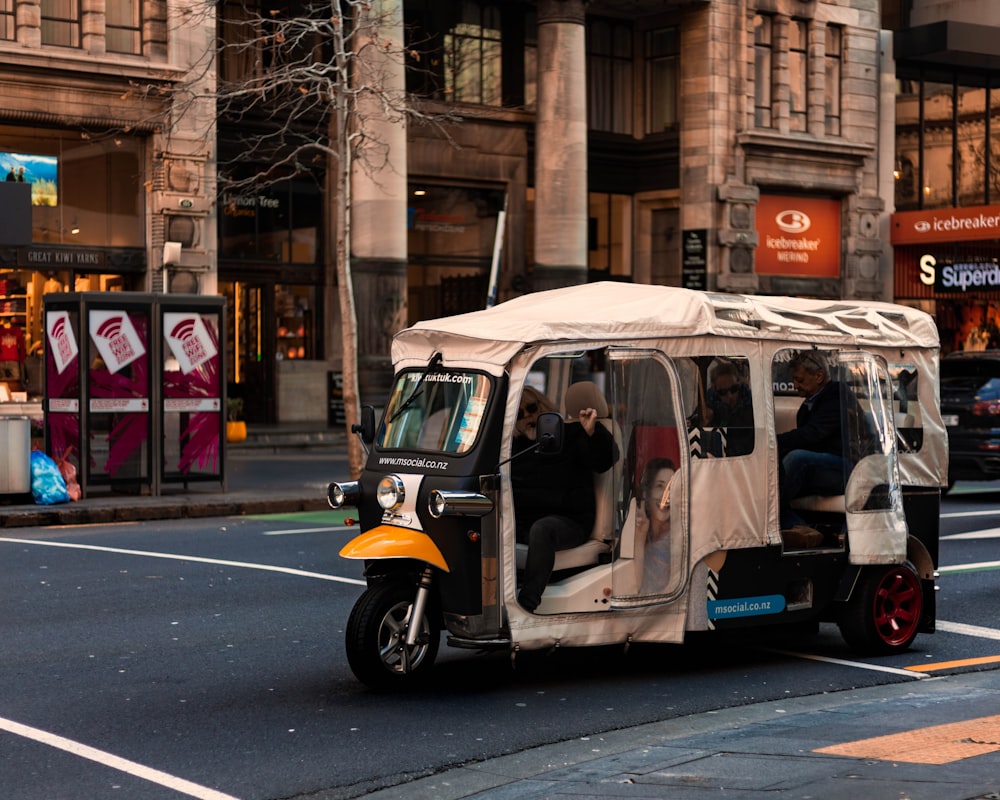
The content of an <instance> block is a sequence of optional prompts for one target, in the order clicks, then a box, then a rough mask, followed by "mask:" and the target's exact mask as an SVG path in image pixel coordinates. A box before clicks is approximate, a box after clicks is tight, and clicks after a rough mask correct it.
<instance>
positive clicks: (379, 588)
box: [345, 583, 440, 689]
mask: <svg viewBox="0 0 1000 800" xmlns="http://www.w3.org/2000/svg"><path fill="white" fill-rule="evenodd" d="M416 592H417V587H416V584H415V583H383V584H376V585H374V586H370V587H369V588H368V589H366V590H365V592H364V594H362V595H361V597H359V598H358V601H357V602H356V603H355V604H354V608H353V609H352V610H351V616H350V617H349V618H348V620H347V633H346V637H345V639H346V640H345V644H346V647H347V663H348V664H350V666H351V671H352V672H353V673H354V674H355V675H356V676H357V678H358V680H360V681H362V682H363V683H366V684H368V685H369V686H371V687H373V688H376V689H389V688H393V687H397V686H398V687H403V686H407V685H410V684H412V683H414V682H416V681H418V680H420V679H422V678H423V677H424V676H425V675H426V674H427V673H428V672H429V671H430V668H431V666H432V665H433V664H434V658H435V657H436V656H437V650H438V644H439V641H440V632H439V631H438V629H437V626H435V625H432V624H431V622H430V621H429V620H428V618H427V614H424V615H423V616H422V618H421V619H420V620H418V621H417V623H416V624H417V625H418V626H419V633H418V635H417V641H416V642H415V643H414V644H413V645H411V646H407V644H406V634H407V631H408V630H409V626H410V614H411V611H412V609H413V600H414V597H415V596H416Z"/></svg>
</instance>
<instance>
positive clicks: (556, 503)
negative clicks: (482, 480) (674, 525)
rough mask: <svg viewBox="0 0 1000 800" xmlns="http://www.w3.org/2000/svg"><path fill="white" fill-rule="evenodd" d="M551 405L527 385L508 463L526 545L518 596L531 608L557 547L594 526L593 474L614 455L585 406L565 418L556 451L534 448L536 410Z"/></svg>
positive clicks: (583, 537)
mask: <svg viewBox="0 0 1000 800" xmlns="http://www.w3.org/2000/svg"><path fill="white" fill-rule="evenodd" d="M556 410H557V409H556V406H555V404H554V403H553V402H552V401H551V400H549V399H548V398H547V397H546V396H545V395H543V394H542V393H541V392H539V391H538V390H537V389H535V388H534V387H533V386H526V387H525V388H524V393H523V394H522V396H521V404H520V406H519V407H518V412H517V422H516V424H515V427H514V441H513V445H512V447H511V454H512V455H513V456H514V458H513V460H512V461H511V462H510V472H511V486H512V488H513V491H514V513H515V516H516V518H517V525H516V528H517V541H518V542H521V543H522V544H527V545H528V555H527V561H526V563H525V567H524V573H523V575H522V577H521V580H520V588H519V591H518V595H517V599H518V602H519V603H520V604H521V606H522V607H523V608H524V609H526V610H527V611H534V610H535V609H536V608H537V607H538V604H539V603H540V602H541V601H542V593H543V592H544V591H545V586H546V584H547V583H548V582H549V578H550V577H551V575H552V567H553V565H554V563H555V557H556V555H555V554H556V551H557V550H565V549H568V548H570V547H576V546H577V545H580V544H583V543H584V542H585V541H587V539H588V538H589V537H590V532H591V529H592V528H593V527H594V518H595V515H596V502H595V498H594V473H595V472H606V471H607V470H609V469H611V467H612V465H613V464H614V463H615V461H616V460H617V458H618V449H617V447H616V445H615V441H614V437H613V436H612V435H611V432H610V431H609V430H608V429H607V428H605V427H604V426H603V425H599V424H597V411H596V410H595V409H593V408H584V409H581V410H580V411H579V414H578V415H577V417H576V419H571V420H568V421H567V422H566V426H565V428H564V432H563V447H562V450H561V451H560V452H559V453H541V452H539V451H538V450H537V449H533V445H534V444H535V441H536V439H537V430H536V425H537V423H538V415H539V414H541V413H543V412H545V411H556Z"/></svg>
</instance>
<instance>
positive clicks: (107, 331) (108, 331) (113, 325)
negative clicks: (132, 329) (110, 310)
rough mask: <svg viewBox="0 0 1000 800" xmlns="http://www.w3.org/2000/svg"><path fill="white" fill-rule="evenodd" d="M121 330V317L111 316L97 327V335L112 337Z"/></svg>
mask: <svg viewBox="0 0 1000 800" xmlns="http://www.w3.org/2000/svg"><path fill="white" fill-rule="evenodd" d="M121 332H122V318H121V317H111V318H110V319H106V320H104V322H102V323H101V324H100V325H99V326H98V327H97V335H98V336H100V337H101V338H102V339H114V338H115V337H116V336H117V335H118V334H120V333H121Z"/></svg>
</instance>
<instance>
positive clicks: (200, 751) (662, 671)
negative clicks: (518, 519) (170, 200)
mask: <svg viewBox="0 0 1000 800" xmlns="http://www.w3.org/2000/svg"><path fill="white" fill-rule="evenodd" d="M970 486H971V489H970V491H967V492H966V491H956V492H955V493H953V494H952V495H951V496H949V497H948V498H947V499H946V501H945V504H944V508H943V512H944V513H943V517H942V534H943V539H942V548H941V552H942V558H941V563H942V567H943V569H942V573H943V574H942V578H941V581H940V584H941V592H940V595H939V606H938V616H939V619H940V620H941V630H940V631H939V632H938V633H937V634H935V635H933V636H920V637H918V639H917V641H916V644H915V646H914V648H913V649H912V650H911V651H910V652H909V653H906V654H903V655H899V656H894V657H890V658H882V659H863V660H862V659H858V658H856V657H855V656H854V655H853V654H852V653H851V652H850V651H848V650H847V648H846V647H845V646H844V644H843V643H842V641H841V640H840V637H839V634H838V633H837V630H836V628H835V627H834V626H827V625H824V626H823V627H822V629H821V632H820V634H819V636H817V637H814V638H811V639H809V640H808V641H800V640H796V639H790V640H782V641H762V640H760V639H754V640H753V641H734V640H726V641H718V640H708V641H698V642H694V643H690V644H687V645H685V646H682V647H680V646H657V647H651V646H647V647H633V648H631V649H630V650H629V652H628V653H624V652H623V651H622V650H621V649H620V648H613V649H605V648H602V649H597V650H564V651H559V652H558V653H556V654H553V655H546V654H529V655H527V656H523V655H522V656H519V657H518V659H517V661H516V663H515V664H514V665H513V666H512V664H511V661H510V659H509V658H508V657H507V656H506V655H502V654H493V655H488V656H482V655H478V654H475V653H470V652H468V651H458V650H449V649H447V648H443V649H442V651H441V654H440V656H439V664H438V668H437V670H436V675H435V680H434V682H432V684H431V685H430V686H428V687H427V688H426V689H422V690H421V691H420V692H416V693H411V694H405V695H379V694H374V693H372V692H369V691H368V690H366V689H365V688H364V687H362V686H361V684H359V683H358V682H357V681H356V680H355V679H354V677H353V675H351V673H350V671H349V669H348V668H347V665H346V659H345V656H344V652H343V644H342V638H343V628H344V624H345V623H346V620H347V615H348V613H349V611H350V607H351V605H352V604H353V602H354V600H355V599H356V597H357V596H358V594H359V593H360V585H359V584H360V581H359V578H360V575H359V566H358V565H357V564H356V563H354V562H349V561H344V560H341V559H339V558H338V557H337V555H336V552H337V550H338V549H339V546H340V544H341V543H342V542H344V541H345V540H346V536H347V534H346V533H345V532H343V531H340V530H330V528H331V527H336V526H335V525H332V524H331V518H330V515H326V514H319V515H296V516H295V517H293V518H287V519H286V518H268V519H248V518H240V519H224V518H214V519H203V520H183V521H173V522H170V523H150V522H146V523H141V524H121V525H114V526H80V527H61V528H50V529H45V528H32V529H23V530H16V529H15V530H7V531H4V533H3V538H0V607H2V609H3V612H2V613H0V635H2V639H3V648H2V651H0V652H2V656H0V664H2V667H3V670H2V674H3V680H2V681H0V763H2V764H3V769H2V770H0V796H3V797H8V798H18V800H36V799H37V800H42V799H43V798H44V800H53V798H70V797H73V798H77V797H87V798H104V797H128V798H143V799H145V798H161V797H162V798H177V797H181V796H194V797H202V798H208V799H209V800H223V798H232V797H236V798H241V799H242V800H253V799H256V798H260V799H261V800H264V799H265V798H267V799H270V798H290V797H291V798H296V797H299V798H305V797H311V798H346V797H357V796H362V795H364V794H365V793H367V792H368V791H370V790H372V789H373V788H376V787H379V786H386V785H392V784H396V783H399V782H401V781H404V780H407V779H409V778H412V777H415V776H419V775H424V774H430V773H432V772H436V771H439V770H441V769H443V768H446V767H448V766H451V765H457V764H462V763H466V762H469V761H475V760H479V759H484V758H488V757H493V756H497V755H501V754H506V753H515V752H519V751H521V750H524V749H526V748H529V747H532V746H535V745H538V744H543V743H548V742H554V741H564V740H570V739H580V740H584V741H586V740H587V739H588V737H595V746H597V739H599V736H600V733H601V732H604V731H610V730H616V729H621V728H627V727H629V726H633V725H637V724H641V723H645V722H652V721H656V720H662V719H669V718H673V717H679V716H684V715H688V714H693V713H698V712H704V711H712V710H715V709H720V708H727V707H733V706H741V705H748V704H753V703H757V702H761V701H765V700H775V699H781V698H787V697H796V696H804V695H821V694H823V693H827V692H836V691H840V690H843V689H847V688H851V687H861V686H877V685H885V684H896V683H904V682H909V683H912V684H913V685H914V686H919V681H920V678H919V675H920V674H929V675H933V674H945V673H954V672H959V671H963V670H967V669H992V668H994V667H995V666H996V663H997V662H996V661H992V662H987V663H981V664H976V665H965V664H963V663H961V662H962V660H964V659H970V658H980V659H988V658H991V657H992V658H997V654H998V653H1000V641H998V637H1000V630H998V629H997V627H998V626H997V625H996V624H995V622H994V620H996V619H997V618H998V612H1000V593H997V592H996V582H997V574H998V573H997V569H998V568H1000V561H998V553H1000V548H998V545H997V537H998V536H1000V530H997V524H998V520H1000V493H997V492H995V491H983V490H990V489H992V487H991V486H976V485H970ZM959 488H960V489H964V487H959ZM968 565H974V566H972V567H969V566H968ZM956 662H958V663H956ZM937 665H945V666H937ZM913 666H919V667H922V668H924V669H927V670H929V671H928V672H927V673H914V672H912V671H909V670H906V668H907V667H913ZM86 748H92V749H86Z"/></svg>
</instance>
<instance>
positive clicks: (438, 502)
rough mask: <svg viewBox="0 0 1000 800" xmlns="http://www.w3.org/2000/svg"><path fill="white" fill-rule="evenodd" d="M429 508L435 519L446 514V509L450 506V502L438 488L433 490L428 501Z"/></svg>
mask: <svg viewBox="0 0 1000 800" xmlns="http://www.w3.org/2000/svg"><path fill="white" fill-rule="evenodd" d="M427 506H428V510H429V511H430V512H431V516H432V517H434V519H440V518H441V517H443V516H444V512H445V509H446V508H447V507H448V503H447V501H446V500H445V498H444V495H443V494H441V492H439V491H438V490H437V489H434V490H433V491H432V492H431V496H430V498H429V499H428V501H427Z"/></svg>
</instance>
